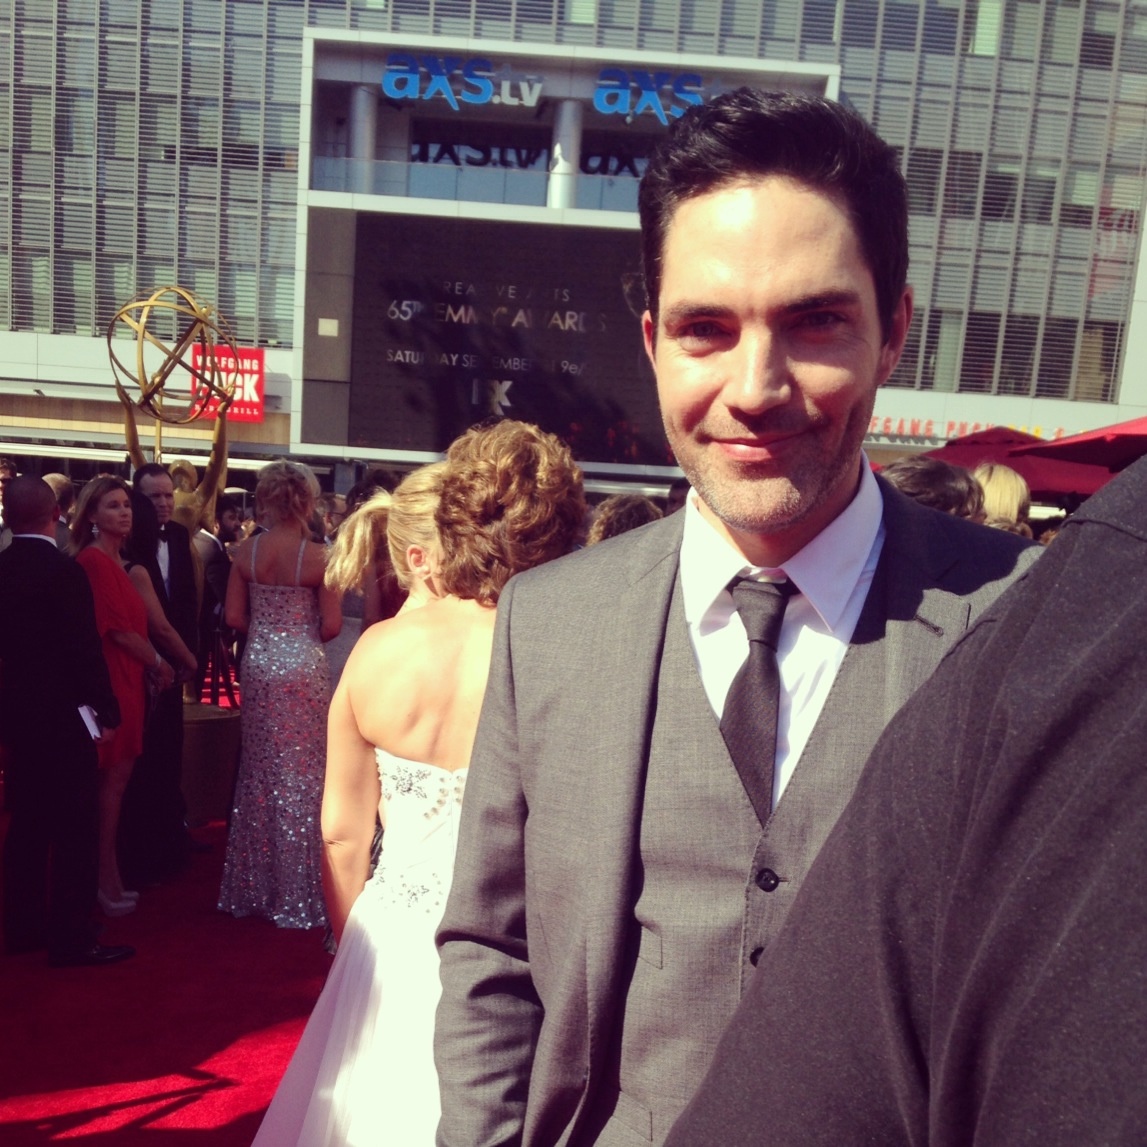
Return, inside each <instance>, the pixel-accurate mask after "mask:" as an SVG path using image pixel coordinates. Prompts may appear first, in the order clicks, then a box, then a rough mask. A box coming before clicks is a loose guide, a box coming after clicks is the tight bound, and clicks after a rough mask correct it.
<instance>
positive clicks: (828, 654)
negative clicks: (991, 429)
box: [436, 89, 1034, 1147]
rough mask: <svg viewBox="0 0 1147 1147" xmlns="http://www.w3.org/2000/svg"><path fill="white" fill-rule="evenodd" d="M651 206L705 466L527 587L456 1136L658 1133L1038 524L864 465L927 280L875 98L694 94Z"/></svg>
mask: <svg viewBox="0 0 1147 1147" xmlns="http://www.w3.org/2000/svg"><path fill="white" fill-rule="evenodd" d="M640 211H641V224H642V241H643V260H644V269H645V285H646V299H647V305H648V308H649V309H648V311H647V312H646V313H645V315H644V316H643V320H642V324H643V329H644V337H645V346H646V351H647V353H648V355H649V358H650V360H651V362H652V363H653V367H654V370H655V372H656V375H657V385H658V393H659V398H660V403H661V410H662V416H663V419H664V422H665V428H666V431H667V433H668V436H669V441H670V443H671V444H672V446H673V449H674V452H675V454H676V457H677V460H678V462H679V463H680V465H681V468H682V469H683V470H684V471H685V474H686V475H687V477H688V478H689V480H690V483H691V485H692V487H693V491H694V493H693V494H692V495H691V496H690V499H689V502H688V504H687V506H686V509H685V512H684V513H681V514H675V515H673V516H672V517H669V518H667V519H665V520H663V521H661V522H657V523H654V524H652V525H650V526H647V527H644V528H643V529H640V530H636V531H634V532H632V533H630V534H627V535H625V536H624V537H622V538H620V539H617V540H615V541H612V542H609V543H605V544H603V545H601V546H598V547H595V548H593V549H591V550H587V551H585V552H584V553H582V554H579V555H575V556H574V557H572V558H567V559H564V560H562V561H560V562H557V563H554V564H552V565H550V566H545V567H542V568H541V569H538V570H535V571H533V572H531V573H528V574H525V575H523V576H522V577H520V578H516V579H514V580H513V581H512V582H511V583H510V585H509V587H508V588H507V590H506V592H505V593H504V595H503V597H502V599H501V603H500V605H499V609H498V625H497V632H496V636H495V641H494V659H493V664H492V668H491V674H490V684H489V687H488V690H487V694H486V700H485V705H484V707H483V712H482V720H481V723H480V726H479V730H478V736H477V741H476V743H475V746H474V753H473V758H472V762H473V766H472V769H471V772H470V776H469V780H468V787H467V794H466V804H465V811H464V814H463V818H462V827H461V839H460V841H459V849H458V862H457V868H456V871H455V878H454V887H453V890H452V892H451V895H450V899H449V902H448V905H447V908H446V914H445V918H444V920H443V922H442V926H441V929H440V931H439V936H438V939H439V945H440V948H441V955H442V982H443V999H442V1004H441V1007H440V1009H439V1015H438V1033H437V1037H436V1047H437V1060H438V1066H439V1073H440V1079H441V1085H442V1106H443V1114H442V1123H441V1126H440V1130H439V1143H440V1144H443V1145H446V1147H463V1145H465V1147H492V1145H494V1144H526V1145H528V1147H549V1145H551V1144H562V1145H565V1144H575V1145H577V1147H583V1145H586V1144H596V1145H598V1147H625V1145H637V1144H641V1145H645V1144H649V1143H654V1144H658V1143H661V1142H662V1140H663V1139H664V1137H665V1135H666V1134H667V1133H668V1130H669V1127H670V1125H671V1124H672V1122H673V1120H674V1119H675V1118H676V1116H677V1115H678V1114H679V1113H680V1111H681V1110H682V1108H683V1107H684V1105H685V1104H686V1102H687V1101H688V1100H689V1098H690V1096H691V1094H692V1092H693V1090H694V1089H695V1088H696V1086H697V1085H698V1083H699V1082H700V1080H701V1078H702V1076H703V1075H704V1073H705V1070H706V1068H707V1067H708V1064H709V1062H710V1059H711V1057H712V1054H713V1051H714V1048H715V1047H716V1042H717V1038H718V1036H719V1034H720V1032H721V1029H722V1027H723V1025H724V1024H725V1022H726V1021H727V1020H728V1019H729V1017H730V1016H731V1015H732V1014H733V1011H734V1010H735V1009H736V1006H737V1004H738V1001H739V1000H740V998H741V994H742V991H743V990H744V988H745V986H746V984H747V982H748V979H749V978H750V976H751V973H752V971H753V969H754V967H755V965H756V963H757V961H758V960H759V958H760V955H761V953H762V951H763V948H764V946H765V944H766V943H767V941H768V940H769V938H770V937H771V936H772V935H773V934H774V933H775V932H776V930H777V928H778V927H779V925H780V922H781V921H782V919H783V918H784V915H785V913H786V911H787V909H788V906H789V904H790V903H791V902H792V899H793V897H794V895H795V893H796V890H797V888H798V887H799V886H800V883H801V880H802V878H803V877H804V874H805V873H806V872H807V870H808V868H809V865H810V864H811V862H812V860H813V858H814V857H815V855H816V853H817V851H818V850H819V849H820V846H821V844H822V843H823V841H824V839H825V837H826V836H827V834H828V832H829V830H830V829H831V828H832V826H833V824H834V823H835V822H836V819H837V817H838V816H839V814H840V812H841V810H842V809H843V807H844V805H845V804H846V803H847V801H848V799H849V796H850V794H851V793H852V790H853V787H854V785H855V783H856V779H857V777H858V775H859V772H860V769H861V767H862V765H863V763H864V761H865V759H866V758H867V756H868V753H869V750H870V749H871V748H872V746H873V744H874V743H875V741H876V739H877V737H878V735H879V734H880V732H881V730H882V729H883V727H884V726H885V724H886V723H887V722H888V720H889V719H890V718H891V717H892V715H893V714H894V713H895V712H896V711H897V710H898V709H899V708H900V706H901V705H902V704H903V703H904V702H905V701H906V700H907V698H908V697H909V696H910V695H911V694H912V693H913V692H914V691H915V689H916V688H917V687H918V686H919V685H920V684H921V683H922V682H923V681H924V680H925V679H926V678H927V677H928V675H929V674H930V673H931V672H932V670H933V668H934V667H935V666H936V664H937V663H938V662H939V660H940V658H941V657H942V655H943V654H944V652H945V651H946V650H947V649H948V648H949V647H950V646H951V645H952V643H953V642H954V641H955V640H956V638H957V637H959V635H960V634H961V633H962V632H963V631H964V630H965V629H966V628H967V626H968V624H969V622H970V621H971V620H972V619H974V618H975V617H976V616H977V615H978V614H979V613H980V612H982V611H983V609H984V608H985V607H986V606H987V605H988V604H989V603H990V602H991V601H992V600H994V599H995V597H996V596H997V595H998V594H999V593H1000V592H1001V591H1002V589H1003V588H1004V587H1005V586H1006V585H1007V584H1008V583H1010V582H1011V581H1012V580H1013V579H1014V578H1015V577H1016V576H1017V574H1018V573H1019V572H1020V570H1021V569H1022V568H1023V567H1024V566H1026V565H1027V564H1028V562H1029V561H1030V558H1031V555H1032V553H1033V552H1034V551H1031V550H1026V551H1025V548H1024V543H1022V542H1020V541H1019V540H1018V539H1016V538H1014V537H1012V536H1010V535H1007V534H1004V533H1001V532H997V531H993V530H988V529H986V528H984V527H982V526H977V525H974V524H972V523H969V522H966V521H963V520H960V519H956V518H951V517H948V516H946V515H944V514H940V513H938V512H936V511H933V510H929V509H926V508H924V507H921V506H918V505H916V504H915V503H913V502H911V501H909V500H908V499H906V498H904V497H903V496H902V495H900V494H898V493H897V492H896V491H895V490H893V489H891V488H890V487H888V486H886V485H884V484H882V483H880V482H879V481H878V480H877V479H875V478H874V477H873V475H872V474H871V472H870V470H869V467H868V466H867V465H866V462H865V459H864V456H863V454H862V452H861V443H862V441H863V438H864V434H865V431H866V429H867V427H868V425H869V421H870V419H871V416H872V409H873V403H874V400H875V393H876V388H877V387H878V386H880V385H881V384H882V383H884V382H885V381H886V380H887V378H888V377H889V375H890V374H891V372H892V370H893V369H894V368H895V366H896V363H897V360H898V359H899V357H900V352H901V349H902V347H903V345H904V339H905V335H906V332H907V330H908V326H909V322H910V320H911V314H912V294H911V291H910V289H909V288H908V287H907V285H906V275H907V263H908V258H907V250H908V240H907V199H906V192H905V187H904V183H903V180H902V178H901V176H900V174H899V170H898V167H897V161H896V157H895V155H894V153H893V152H892V150H891V149H890V148H889V147H888V146H887V145H885V144H884V143H883V142H882V141H881V140H880V139H879V138H878V137H877V136H876V135H875V134H874V133H873V132H872V131H871V129H869V128H868V127H867V125H866V124H864V122H863V121H862V120H861V119H860V118H859V117H858V116H856V115H854V114H853V113H851V112H849V111H847V110H846V109H844V108H842V107H840V106H839V105H836V104H833V103H830V102H829V101H826V100H821V99H816V98H812V97H804V96H795V95H770V94H764V93H760V92H753V91H750V90H748V89H742V90H741V91H738V92H733V93H730V94H728V95H725V96H722V97H719V98H718V99H716V100H714V101H713V102H712V103H710V104H707V105H704V106H701V107H697V108H693V109H691V110H690V111H689V112H688V113H687V114H686V115H685V116H684V117H682V119H681V120H679V121H678V123H677V124H676V125H675V127H674V129H673V130H672V131H671V133H670V135H669V137H668V138H667V140H666V142H665V143H664V144H663V145H662V147H661V148H660V149H659V151H658V153H657V154H656V155H655V156H654V158H653V159H651V161H650V164H649V167H648V170H647V172H646V175H645V177H644V179H643V181H642V187H641V195H640ZM746 578H747V579H750V580H753V581H764V582H770V583H772V584H773V585H774V586H777V585H780V586H781V587H782V592H781V595H780V596H784V595H786V594H791V595H792V596H789V597H788V604H787V607H786V608H785V611H784V614H783V622H782V624H781V629H780V636H779V640H776V648H777V653H776V656H775V659H774V660H773V666H774V671H775V668H776V666H777V663H779V676H780V703H779V717H778V719H777V721H776V729H777V731H776V734H775V754H774V753H773V752H772V751H771V747H770V751H769V752H767V753H761V754H760V756H761V757H762V758H767V759H762V760H761V761H760V766H761V769H762V771H761V773H760V776H761V777H762V778H763V779H762V780H759V781H758V780H754V779H753V777H754V774H753V772H752V768H748V769H746V768H745V766H744V765H743V763H742V761H741V758H742V757H743V755H744V754H742V753H740V752H733V753H731V752H730V748H727V747H726V745H727V740H728V738H729V733H728V732H725V735H724V737H723V732H724V731H725V728H726V726H725V721H726V720H729V719H730V713H729V712H725V710H726V708H730V709H736V710H737V713H735V714H733V715H732V717H733V719H735V718H736V716H738V715H740V714H741V713H743V712H744V711H745V707H744V705H733V706H729V707H727V706H726V697H727V696H728V695H729V694H730V692H731V691H736V692H737V696H739V697H744V695H745V694H744V692H743V691H742V687H741V685H740V683H739V681H738V680H735V679H736V678H738V671H739V670H740V668H741V665H742V663H743V662H746V651H747V649H748V644H749V642H748V640H747V637H746V629H745V625H744V624H743V622H742V620H741V613H740V612H739V611H740V610H741V609H742V608H746V609H747V607H745V606H743V605H742V599H743V597H744V595H743V594H742V593H741V592H740V590H738V592H737V594H736V596H734V594H733V593H732V592H731V590H730V586H731V585H732V583H734V582H737V581H739V580H742V579H746ZM794 587H795V589H794ZM750 592H751V591H750ZM734 601H736V603H737V604H736V606H735V605H734ZM770 640H775V639H770ZM749 660H750V661H751V660H752V659H751V658H750V659H749ZM748 705H749V706H751V707H752V708H753V709H756V708H757V707H758V706H757V703H756V701H752V702H749V703H748ZM761 705H762V706H763V705H764V702H762V703H761ZM762 711H764V708H762ZM943 733H944V731H943V730H937V736H943ZM772 738H773V734H772V732H771V730H770V734H769V740H770V742H771V741H772ZM728 743H729V744H730V745H732V744H733V741H728ZM742 776H745V778H746V779H745V780H744V781H742V779H741V778H742ZM778 990H783V985H781V986H779V988H778ZM768 1070H769V1065H768V1064H767V1063H762V1064H761V1065H760V1071H761V1073H762V1075H764V1076H767V1073H768Z"/></svg>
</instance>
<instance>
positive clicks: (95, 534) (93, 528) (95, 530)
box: [92, 522, 100, 538]
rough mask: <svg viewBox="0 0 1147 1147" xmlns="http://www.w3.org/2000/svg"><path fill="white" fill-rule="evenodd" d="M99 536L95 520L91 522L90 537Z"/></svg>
mask: <svg viewBox="0 0 1147 1147" xmlns="http://www.w3.org/2000/svg"><path fill="white" fill-rule="evenodd" d="M99 536H100V528H99V526H97V525H96V524H95V522H92V537H93V538H98V537H99Z"/></svg>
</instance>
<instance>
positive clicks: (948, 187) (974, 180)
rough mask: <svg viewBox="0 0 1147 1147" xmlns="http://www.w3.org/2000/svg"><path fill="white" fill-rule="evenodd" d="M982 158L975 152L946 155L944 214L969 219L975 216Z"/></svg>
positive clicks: (954, 152)
mask: <svg viewBox="0 0 1147 1147" xmlns="http://www.w3.org/2000/svg"><path fill="white" fill-rule="evenodd" d="M982 161H983V156H982V155H981V154H980V153H979V152H975V151H953V152H950V153H949V155H948V175H947V178H946V179H945V181H944V214H945V215H950V216H953V217H955V218H957V219H970V218H972V216H974V215H975V214H976V197H977V195H978V194H979V190H980V165H981V163H982Z"/></svg>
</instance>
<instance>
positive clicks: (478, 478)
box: [435, 419, 585, 605]
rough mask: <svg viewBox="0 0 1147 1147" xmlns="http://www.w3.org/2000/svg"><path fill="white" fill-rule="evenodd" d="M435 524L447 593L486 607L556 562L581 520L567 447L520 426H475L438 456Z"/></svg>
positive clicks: (577, 480)
mask: <svg viewBox="0 0 1147 1147" xmlns="http://www.w3.org/2000/svg"><path fill="white" fill-rule="evenodd" d="M446 462H447V467H448V469H447V472H446V476H445V478H444V479H443V483H442V495H441V497H440V499H439V502H438V510H437V513H436V514H435V519H436V521H437V524H438V538H439V544H440V546H441V552H442V564H441V569H440V579H441V582H442V587H443V589H444V590H445V591H446V592H447V593H452V594H455V595H456V596H458V597H462V598H472V599H474V600H476V601H479V602H481V603H482V604H483V605H494V604H495V603H496V602H497V600H498V595H499V594H500V593H501V592H502V589H503V588H504V587H505V585H506V582H507V581H509V580H510V578H511V577H512V576H513V575H514V574H516V573H519V572H520V571H522V570H525V569H530V568H531V567H532V566H536V565H541V564H542V562H546V561H549V560H551V559H552V558H557V557H561V555H562V554H564V553H567V552H568V551H569V550H570V549H571V548H572V547H573V546H574V544H575V543H576V542H577V540H578V538H579V537H580V535H581V530H582V525H583V523H584V521H585V494H584V492H583V490H582V475H581V471H580V470H579V469H578V467H577V466H576V465H575V463H574V460H573V455H572V454H571V453H570V450H569V447H568V446H566V445H565V443H564V442H562V441H561V440H560V439H558V438H556V437H555V436H554V435H553V434H547V433H545V432H544V431H542V430H539V429H538V428H537V427H536V426H533V425H531V424H530V423H528V422H516V421H514V420H512V419H507V420H505V421H504V422H499V423H497V424H495V425H493V426H483V427H476V428H474V429H472V430H468V431H467V432H466V433H465V434H463V435H462V436H461V437H460V438H458V439H456V440H455V441H454V443H453V444H452V445H451V446H450V449H449V450H448V451H447V453H446Z"/></svg>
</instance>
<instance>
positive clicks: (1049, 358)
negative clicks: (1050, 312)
mask: <svg viewBox="0 0 1147 1147" xmlns="http://www.w3.org/2000/svg"><path fill="white" fill-rule="evenodd" d="M1078 326H1079V323H1078V321H1077V320H1076V319H1057V318H1048V319H1046V320H1044V329H1043V339H1042V340H1041V342H1040V351H1039V379H1038V381H1037V382H1036V396H1037V397H1039V398H1066V397H1067V396H1068V391H1069V390H1070V388H1071V371H1072V363H1073V361H1074V359H1075V334H1076V329H1077V328H1078Z"/></svg>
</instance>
